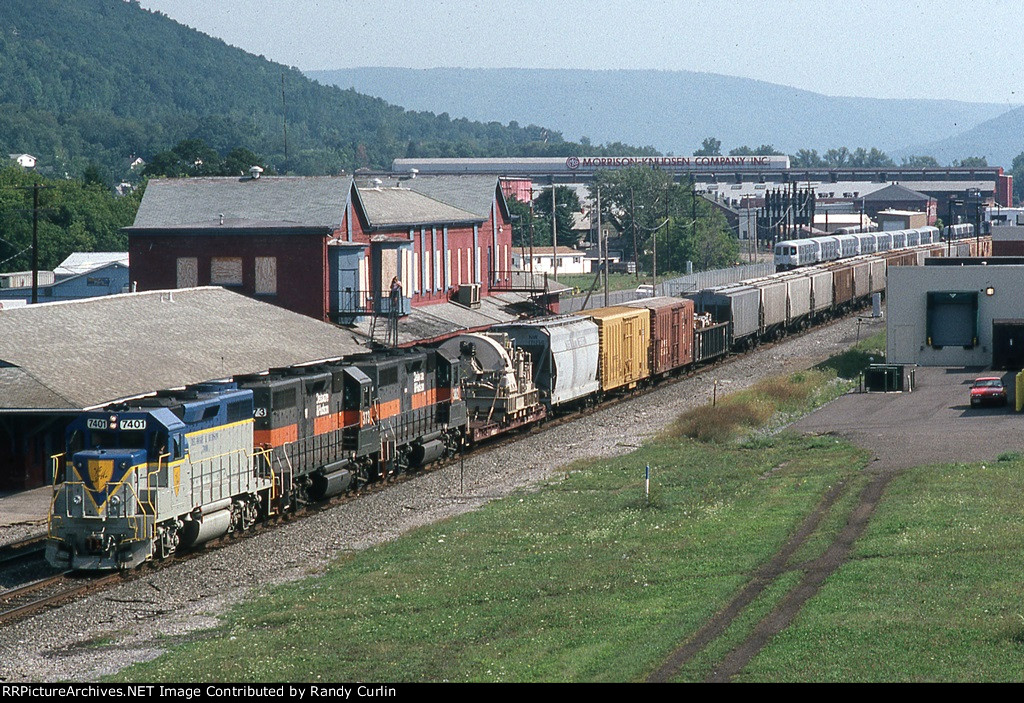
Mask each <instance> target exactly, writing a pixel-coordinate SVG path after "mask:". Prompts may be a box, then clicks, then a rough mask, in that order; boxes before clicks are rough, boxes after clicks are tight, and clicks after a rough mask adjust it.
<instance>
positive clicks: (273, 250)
mask: <svg viewBox="0 0 1024 703" xmlns="http://www.w3.org/2000/svg"><path fill="white" fill-rule="evenodd" d="M128 241H129V243H128V254H129V257H130V261H131V268H130V277H131V280H132V281H134V282H136V283H137V284H138V290H140V291H146V290H161V289H173V288H176V287H177V261H178V259H179V258H181V257H194V258H196V259H198V281H197V283H198V285H200V286H206V285H211V283H210V265H211V260H212V259H213V258H214V257H240V258H241V259H242V285H240V286H225V287H226V288H228V289H229V290H235V291H237V292H239V293H242V294H244V295H248V296H251V297H253V298H256V299H258V300H262V301H264V302H267V303H272V304H274V305H279V306H281V307H283V308H286V309H288V310H292V311H294V312H298V313H301V314H303V315H309V316H310V317H313V318H316V319H318V320H326V319H327V313H328V304H327V238H326V237H324V236H322V235H276V236H275V235H223V234H218V235H209V236H207V235H140V234H132V235H130V236H129V240H128ZM256 257H276V259H277V294H276V295H266V294H261V295H256V293H255V285H256Z"/></svg>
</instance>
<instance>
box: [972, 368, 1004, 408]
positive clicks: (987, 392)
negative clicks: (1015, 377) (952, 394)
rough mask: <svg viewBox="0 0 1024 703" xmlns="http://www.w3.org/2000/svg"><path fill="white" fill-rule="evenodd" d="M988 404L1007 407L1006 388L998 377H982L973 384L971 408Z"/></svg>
mask: <svg viewBox="0 0 1024 703" xmlns="http://www.w3.org/2000/svg"><path fill="white" fill-rule="evenodd" d="M986 403H991V404H993V405H1006V386H1004V385H1003V379H1001V378H999V377H998V376H982V377H981V378H976V379H975V380H974V383H972V384H971V407H976V406H978V405H985V404H986Z"/></svg>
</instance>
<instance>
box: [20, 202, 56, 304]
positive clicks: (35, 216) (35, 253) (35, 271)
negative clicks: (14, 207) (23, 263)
mask: <svg viewBox="0 0 1024 703" xmlns="http://www.w3.org/2000/svg"><path fill="white" fill-rule="evenodd" d="M53 187H55V186H44V185H43V184H42V183H33V184H32V185H30V186H18V188H19V189H20V190H28V189H29V188H31V189H32V304H33V305H35V304H36V303H38V302H39V191H41V190H46V189H49V188H53Z"/></svg>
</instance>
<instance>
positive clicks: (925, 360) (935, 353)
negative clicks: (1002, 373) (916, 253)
mask: <svg viewBox="0 0 1024 703" xmlns="http://www.w3.org/2000/svg"><path fill="white" fill-rule="evenodd" d="M1021 280H1024V259H1020V258H1004V259H1002V260H1000V258H998V257H996V258H988V259H941V258H939V259H928V260H927V262H926V265H925V266H898V267H892V268H890V269H889V274H888V288H887V292H886V297H887V314H888V320H887V338H886V358H887V360H888V361H889V362H890V363H894V364H917V365H919V366H978V367H987V366H992V367H994V368H997V369H1019V368H1022V367H1024V299H1022V298H1021V295H1020V281H1021Z"/></svg>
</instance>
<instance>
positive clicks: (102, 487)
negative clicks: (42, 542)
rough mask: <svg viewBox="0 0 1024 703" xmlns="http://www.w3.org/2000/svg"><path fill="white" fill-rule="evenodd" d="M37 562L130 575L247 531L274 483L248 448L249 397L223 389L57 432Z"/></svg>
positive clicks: (147, 404) (102, 413)
mask: <svg viewBox="0 0 1024 703" xmlns="http://www.w3.org/2000/svg"><path fill="white" fill-rule="evenodd" d="M58 461H59V462H61V463H62V466H58V471H60V472H61V473H62V475H61V476H60V477H55V478H58V481H57V483H58V485H57V488H56V490H55V493H54V498H53V504H52V506H51V510H50V525H49V533H48V540H47V555H46V556H47V560H48V561H49V562H50V563H52V564H54V565H57V566H63V567H67V568H74V569H112V568H122V569H124V568H132V567H134V566H137V565H138V564H141V563H142V562H144V561H146V560H148V559H151V558H153V557H160V558H162V557H164V556H167V555H169V554H171V553H172V552H174V551H176V550H177V549H178V548H180V547H185V546H191V545H195V544H201V543H203V542H206V541H208V540H211V539H215V538H217V537H220V536H222V535H224V534H227V533H228V532H231V531H234V530H244V529H247V528H248V527H250V526H251V525H252V524H253V523H254V522H255V521H256V519H257V518H258V516H259V514H260V513H261V511H263V512H265V511H266V510H268V509H269V507H270V506H271V501H272V499H273V495H272V494H273V491H274V479H273V475H272V471H271V467H270V464H269V462H268V461H267V460H266V457H265V455H264V453H261V452H259V451H254V450H253V394H252V391H250V390H239V389H238V388H237V386H236V385H235V384H233V383H216V384H201V385H197V386H192V387H189V388H186V389H185V390H182V391H164V392H161V393H158V394H157V395H156V396H154V397H149V398H142V399H139V400H135V401H131V402H129V403H125V404H120V405H112V406H108V407H107V408H105V409H104V410H97V411H92V412H86V413H84V414H82V415H81V416H79V417H78V418H76V419H75V420H74V421H73V422H72V423H71V424H70V425H69V426H68V429H67V452H66V454H65V455H64V456H62V457H59V458H58Z"/></svg>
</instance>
